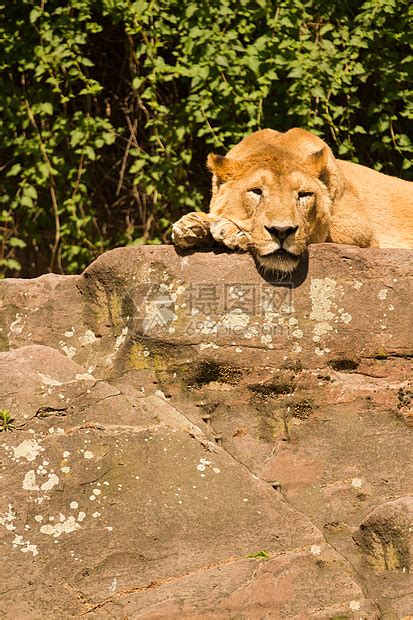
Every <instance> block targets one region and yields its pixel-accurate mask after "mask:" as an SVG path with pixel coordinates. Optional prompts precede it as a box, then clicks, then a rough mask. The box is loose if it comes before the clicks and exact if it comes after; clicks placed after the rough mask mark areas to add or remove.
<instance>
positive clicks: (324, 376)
mask: <svg viewBox="0 0 413 620" xmlns="http://www.w3.org/2000/svg"><path fill="white" fill-rule="evenodd" d="M317 379H320V381H325V382H326V383H330V382H331V383H333V382H334V379H333V378H332V377H330V375H323V374H319V375H317Z"/></svg>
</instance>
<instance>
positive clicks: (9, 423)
mask: <svg viewBox="0 0 413 620" xmlns="http://www.w3.org/2000/svg"><path fill="white" fill-rule="evenodd" d="M14 423H15V419H14V418H12V417H11V413H10V411H9V410H8V409H1V410H0V432H1V431H13V430H15V428H16V427H15V425H14Z"/></svg>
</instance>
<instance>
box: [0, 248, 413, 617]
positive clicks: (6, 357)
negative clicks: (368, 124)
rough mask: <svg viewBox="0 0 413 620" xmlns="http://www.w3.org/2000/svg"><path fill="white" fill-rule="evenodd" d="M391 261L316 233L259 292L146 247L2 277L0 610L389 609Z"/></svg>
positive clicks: (402, 311)
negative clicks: (3, 583) (303, 255)
mask: <svg viewBox="0 0 413 620" xmlns="http://www.w3.org/2000/svg"><path fill="white" fill-rule="evenodd" d="M412 262H413V261H412V254H411V253H410V252H408V251H403V250H372V249H369V250H361V249H358V248H353V247H346V246H334V245H331V244H330V245H329V244H325V245H320V246H312V247H311V248H310V255H309V262H308V265H304V266H303V268H302V270H301V272H299V273H298V274H296V277H295V281H292V282H290V283H289V282H285V281H283V282H279V283H274V282H272V283H271V282H268V281H266V280H264V279H263V278H262V277H261V276H260V275H259V274H258V273H257V271H256V269H255V266H254V263H253V261H252V260H251V259H250V257H249V256H247V255H241V254H227V253H223V252H219V251H217V252H200V253H195V254H191V255H182V256H181V255H179V254H178V253H177V252H176V251H175V249H174V248H172V247H170V246H167V247H154V246H152V247H149V246H148V247H142V248H132V249H119V250H115V251H112V252H108V253H107V254H104V255H103V256H101V257H100V258H99V259H98V260H97V261H95V263H93V264H92V265H91V266H90V267H89V268H88V269H87V270H86V271H85V272H84V274H82V275H81V276H56V275H49V276H42V277H41V278H37V279H34V280H19V279H16V280H5V281H3V282H1V283H0V327H1V331H0V344H1V349H2V350H3V352H2V353H0V409H3V410H7V411H8V412H9V413H10V416H11V417H12V418H13V419H14V423H13V424H9V428H8V430H7V431H5V432H4V431H3V432H2V434H1V439H2V442H1V446H0V454H1V459H2V466H3V470H2V477H1V478H0V484H1V485H2V487H3V488H2V494H1V497H2V498H3V500H2V504H1V506H0V531H2V537H3V538H2V540H3V543H2V546H3V550H2V559H3V564H4V569H3V574H4V575H7V590H8V591H9V592H12V593H13V596H8V600H7V601H3V607H2V611H1V616H2V617H4V618H10V619H11V618H13V619H14V618H19V620H20V618H21V619H24V618H30V619H32V618H45V619H47V618H59V617H78V616H81V615H89V616H90V617H92V618H93V617H96V618H98V617H105V618H107V617H109V618H111V617H113V618H119V617H142V618H156V617H159V618H165V617H167V618H175V617H182V616H183V617H188V618H191V619H192V618H227V617H237V618H283V617H285V618H297V619H298V618H320V619H321V618H326V619H327V618H336V617H354V618H366V619H367V618H368V619H370V618H379V617H382V616H385V617H386V618H400V617H403V616H404V617H407V616H408V614H409V613H411V610H412V609H413V598H412V594H411V592H412V589H413V588H412V581H411V576H410V572H409V571H410V561H411V560H410V558H411V553H412V548H411V532H410V529H411V503H412V501H413V500H412V498H411V496H410V495H409V493H411V480H412V474H413V472H412V465H411V459H409V458H408V455H409V454H410V452H411V437H410V433H411V398H412V395H413V391H412V390H413V388H412V386H411V383H410V380H411V374H412V349H413V330H412V325H411V320H410V311H409V304H410V303H411V298H412V291H411V287H412V271H413V269H412ZM274 481H277V484H274ZM409 524H410V525H409ZM22 584H23V585H22Z"/></svg>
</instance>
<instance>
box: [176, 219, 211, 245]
mask: <svg viewBox="0 0 413 620" xmlns="http://www.w3.org/2000/svg"><path fill="white" fill-rule="evenodd" d="M210 224H211V222H210V219H209V216H208V215H207V214H206V213H201V212H193V213H187V214H186V215H184V216H183V217H181V219H180V220H178V221H177V222H175V224H173V226H172V241H173V243H174V245H176V246H178V247H179V248H182V249H183V250H188V249H190V248H197V247H203V246H208V245H211V244H212V243H213V239H212V236H211V233H210Z"/></svg>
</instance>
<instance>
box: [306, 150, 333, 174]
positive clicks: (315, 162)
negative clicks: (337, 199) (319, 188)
mask: <svg viewBox="0 0 413 620" xmlns="http://www.w3.org/2000/svg"><path fill="white" fill-rule="evenodd" d="M329 159H330V158H329V150H328V147H327V146H323V148H321V149H320V150H318V151H314V152H313V153H311V154H310V155H309V157H308V159H307V163H308V165H309V166H310V169H311V172H312V173H313V174H314V176H316V177H318V178H319V179H320V180H321V181H323V182H324V180H323V177H324V178H325V177H326V175H327V174H328V172H327V171H328V163H329ZM326 180H327V179H326Z"/></svg>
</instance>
